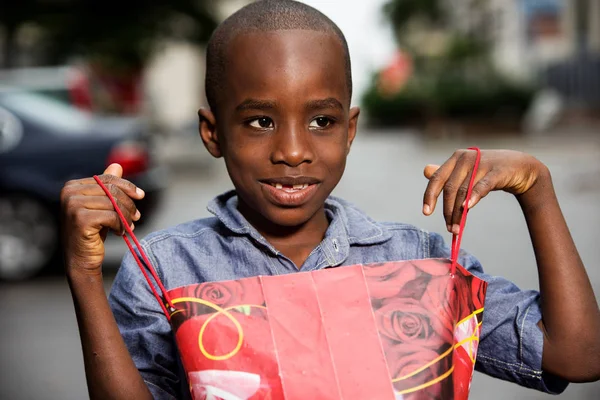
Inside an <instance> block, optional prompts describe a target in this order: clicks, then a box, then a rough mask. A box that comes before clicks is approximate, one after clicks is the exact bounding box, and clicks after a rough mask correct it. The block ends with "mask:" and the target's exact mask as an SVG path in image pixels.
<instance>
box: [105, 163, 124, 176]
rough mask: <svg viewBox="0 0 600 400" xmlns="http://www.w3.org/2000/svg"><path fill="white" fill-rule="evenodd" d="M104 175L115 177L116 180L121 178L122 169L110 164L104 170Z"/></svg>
mask: <svg viewBox="0 0 600 400" xmlns="http://www.w3.org/2000/svg"><path fill="white" fill-rule="evenodd" d="M104 175H112V176H116V177H117V178H121V177H122V176H123V167H121V165H120V164H116V163H115V164H110V165H109V166H108V167H106V169H105V170H104Z"/></svg>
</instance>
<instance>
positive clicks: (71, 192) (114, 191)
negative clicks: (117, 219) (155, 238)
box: [62, 181, 141, 221]
mask: <svg viewBox="0 0 600 400" xmlns="http://www.w3.org/2000/svg"><path fill="white" fill-rule="evenodd" d="M105 186H106V188H107V189H108V190H109V192H110V193H111V195H112V197H113V198H114V199H115V201H116V202H117V206H118V207H119V209H120V210H121V211H122V212H123V213H129V214H130V215H132V216H133V220H134V221H137V220H139V219H140V217H141V214H140V213H139V211H138V210H137V207H136V206H135V203H134V202H133V200H132V199H131V197H129V196H128V195H127V194H125V192H123V191H122V190H121V188H120V187H118V186H116V185H114V184H107V185H105ZM63 192H66V193H63V194H62V197H63V199H65V200H63V201H64V202H66V203H65V206H66V207H67V208H69V207H71V208H73V207H82V206H83V207H86V208H92V209H93V208H95V207H99V208H100V209H106V207H108V206H109V207H110V208H109V209H113V208H114V207H113V205H112V203H111V202H110V200H109V198H108V197H107V196H106V193H105V192H104V190H103V189H102V188H101V187H100V186H99V185H98V184H97V183H96V182H95V181H94V183H93V184H89V185H77V186H70V187H66V188H65V189H63ZM86 197H98V199H94V200H89V203H88V202H87V200H86V199H85V198H86ZM100 199H103V200H102V203H101V205H97V204H98V202H99V201H100ZM74 200H77V202H76V203H75V204H71V203H72V202H73V201H74ZM95 204H96V205H97V206H94V205H95Z"/></svg>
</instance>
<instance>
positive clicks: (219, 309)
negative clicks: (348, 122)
mask: <svg viewBox="0 0 600 400" xmlns="http://www.w3.org/2000/svg"><path fill="white" fill-rule="evenodd" d="M477 154H478V157H477V162H476V164H475V171H474V173H473V174H472V175H473V177H474V176H475V172H476V168H477V166H478V163H479V151H478V150H477ZM473 180H474V178H472V179H471V184H470V186H469V192H468V194H467V200H468V199H469V198H470V192H471V189H472V186H473ZM97 181H98V183H99V184H100V185H101V186H103V185H102V183H101V182H100V180H99V179H97ZM107 195H109V197H111V196H110V193H109V192H108V191H107ZM113 204H114V206H115V208H116V210H117V212H119V214H121V213H120V211H119V210H118V207H116V203H113ZM466 214H467V213H466V212H464V213H463V219H462V221H461V234H460V235H458V236H454V237H453V242H452V254H451V258H450V259H423V260H410V261H386V262H381V263H373V264H365V265H353V266H344V267H337V268H326V269H324V270H319V271H311V272H298V273H293V274H288V275H278V276H256V277H250V278H243V279H238V280H232V281H220V282H204V283H200V284H196V285H189V286H185V287H180V288H174V289H171V290H166V289H165V288H164V286H163V285H162V283H161V282H160V279H159V278H158V276H157V275H156V272H155V271H154V269H153V268H152V266H151V264H150V261H149V260H148V258H147V257H146V255H145V254H144V253H143V251H141V246H140V244H139V243H138V242H137V239H136V238H135V236H134V235H133V233H132V232H128V233H129V236H131V238H132V239H133V240H134V242H135V243H136V244H137V251H136V250H135V249H134V248H133V246H132V244H131V243H130V242H129V240H128V238H127V237H126V236H124V238H125V241H126V242H127V244H128V246H129V247H130V249H131V251H132V254H133V255H134V258H135V259H136V261H137V262H138V264H139V265H140V268H141V270H142V273H143V274H144V276H145V277H146V279H147V280H148V283H149V284H150V287H151V289H152V291H153V293H154V295H155V297H156V298H157V300H158V301H159V303H160V305H161V307H162V309H163V311H164V313H165V315H166V318H168V319H169V321H170V323H171V326H172V328H173V331H174V334H175V339H176V342H177V347H178V349H179V354H180V357H181V360H182V364H183V366H184V369H185V371H186V374H187V379H188V383H189V387H190V393H191V395H192V398H193V399H195V400H204V399H210V400H213V399H214V400H258V399H270V400H283V399H285V400H296V399H298V400H300V399H321V400H330V399H331V400H334V399H347V400H354V399H356V400H365V399H374V400H385V399H390V400H393V399H396V400H398V399H445V400H446V399H455V400H460V399H467V398H468V394H469V388H470V384H471V379H472V376H473V370H474V365H475V359H476V354H477V347H478V343H479V335H480V329H481V324H482V317H483V307H484V299H485V292H486V288H487V283H486V282H484V281H483V280H481V279H479V278H477V277H476V276H474V275H472V274H471V273H470V272H468V271H467V270H466V269H465V268H463V267H462V266H461V265H459V264H458V262H457V259H458V253H459V250H460V240H461V236H462V231H463V230H464V225H465V221H466ZM121 215H122V214H121ZM142 260H143V261H142ZM215 267H217V266H215ZM146 269H147V270H148V271H146ZM148 272H150V274H151V275H152V278H153V280H154V282H155V283H156V285H157V286H158V288H155V286H154V284H153V280H152V279H150V276H149V275H148ZM159 292H161V294H162V296H161V294H159Z"/></svg>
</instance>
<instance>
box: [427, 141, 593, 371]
mask: <svg viewBox="0 0 600 400" xmlns="http://www.w3.org/2000/svg"><path fill="white" fill-rule="evenodd" d="M474 162H475V152H473V151H463V150H461V151H457V152H456V153H454V155H453V156H452V157H451V158H450V159H449V160H448V161H446V163H444V165H442V166H441V167H439V168H438V167H436V166H432V165H431V166H427V167H426V169H425V176H426V177H427V178H428V179H429V180H430V182H429V184H428V187H427V190H426V192H425V197H424V207H423V211H424V213H425V214H426V215H430V214H431V213H432V212H433V210H434V208H435V204H436V202H437V197H438V196H439V194H440V193H441V191H442V190H443V191H444V217H445V219H446V223H447V225H448V229H449V230H450V231H452V232H454V233H457V231H458V223H459V221H460V216H461V214H462V210H463V206H464V201H465V197H466V191H467V190H466V189H467V187H468V183H469V179H470V173H471V171H472V170H473V165H474ZM493 190H504V191H507V192H510V193H513V194H515V196H516V197H517V199H518V201H519V203H520V205H521V208H522V210H523V213H524V215H525V219H526V221H527V225H528V227H529V232H530V235H531V239H532V243H533V247H534V251H535V256H536V260H537V265H538V273H539V278H540V296H541V309H542V320H541V321H540V323H539V326H540V328H541V329H542V331H543V332H544V346H543V354H542V366H543V369H544V371H546V372H549V373H552V374H554V375H557V376H559V377H562V378H565V379H567V380H569V381H572V382H585V381H595V380H598V379H600V310H599V309H598V304H597V302H596V298H595V296H594V293H593V290H592V286H591V283H590V281H589V278H588V276H587V273H586V271H585V268H584V266H583V263H582V261H581V258H580V257H579V253H578V252H577V249H576V247H575V244H574V242H573V239H572V238H571V235H570V233H569V230H568V228H567V225H566V223H565V220H564V218H563V216H562V212H561V210H560V207H559V205H558V201H557V199H556V195H555V193H554V188H553V186H552V180H551V177H550V173H549V171H548V168H547V167H546V166H545V165H543V164H542V163H541V162H540V161H538V160H537V159H535V158H534V157H532V156H529V155H527V154H523V153H519V152H513V151H504V150H495V151H494V150H493V151H482V157H481V164H480V166H479V171H478V173H477V176H476V184H475V186H474V188H473V194H472V197H471V201H470V202H469V205H468V206H469V208H471V207H473V206H475V205H476V204H477V202H478V201H479V200H480V199H481V198H483V197H485V196H486V195H487V194H488V193H489V192H490V191H493Z"/></svg>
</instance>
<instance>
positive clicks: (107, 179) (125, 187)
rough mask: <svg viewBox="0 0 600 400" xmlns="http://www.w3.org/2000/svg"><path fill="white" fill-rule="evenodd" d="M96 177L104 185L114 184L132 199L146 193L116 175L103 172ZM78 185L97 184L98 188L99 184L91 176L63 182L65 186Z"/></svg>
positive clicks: (140, 197)
mask: <svg viewBox="0 0 600 400" xmlns="http://www.w3.org/2000/svg"><path fill="white" fill-rule="evenodd" d="M98 177H99V178H100V181H101V182H102V183H103V184H104V186H108V185H115V186H117V187H118V188H120V189H121V190H122V191H123V192H125V193H126V194H127V195H128V196H129V197H131V198H133V199H136V200H140V199H143V198H144V196H145V195H146V194H145V193H144V191H143V190H142V189H141V188H138V187H137V186H135V185H134V184H133V183H131V182H130V181H128V180H127V179H123V178H119V177H116V176H114V175H110V174H103V175H99V176H98ZM80 185H93V186H97V187H99V188H100V186H99V185H98V182H96V180H95V179H94V178H91V177H90V178H83V179H77V180H74V181H69V182H67V183H66V184H65V187H66V188H72V187H73V186H80ZM100 189H102V188H100Z"/></svg>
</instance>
